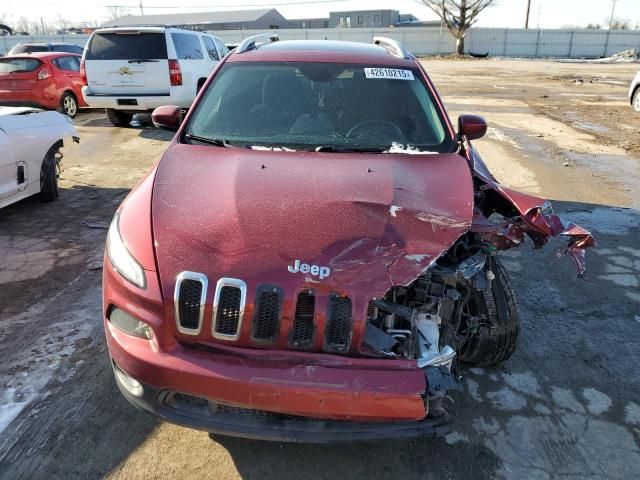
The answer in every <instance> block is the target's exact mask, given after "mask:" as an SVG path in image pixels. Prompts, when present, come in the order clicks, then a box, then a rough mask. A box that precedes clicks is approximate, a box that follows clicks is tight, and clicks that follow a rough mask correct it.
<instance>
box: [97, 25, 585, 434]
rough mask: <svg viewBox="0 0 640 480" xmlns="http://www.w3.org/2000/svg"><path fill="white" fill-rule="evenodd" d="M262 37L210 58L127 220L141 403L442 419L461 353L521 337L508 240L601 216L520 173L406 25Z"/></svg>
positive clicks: (181, 408)
mask: <svg viewBox="0 0 640 480" xmlns="http://www.w3.org/2000/svg"><path fill="white" fill-rule="evenodd" d="M276 40H277V37H274V36H257V37H252V38H249V39H247V40H245V41H244V42H242V44H241V45H240V46H239V47H238V48H237V50H236V51H235V52H234V53H233V54H231V55H229V56H228V57H227V58H226V59H225V60H224V61H223V62H221V63H220V65H219V67H218V68H217V69H216V70H215V71H214V72H213V74H212V75H211V78H210V79H209V81H208V83H207V84H206V85H205V86H204V87H203V89H202V91H201V93H200V95H199V97H198V98H197V99H196V101H195V104H194V106H193V108H192V109H191V111H190V113H189V114H188V116H187V117H186V119H185V120H184V122H182V121H181V112H180V109H179V108H178V107H160V108H159V109H156V111H155V112H154V115H153V119H154V123H156V125H158V126H160V127H163V128H167V129H173V130H177V133H176V136H175V138H174V139H173V141H172V143H171V145H170V146H169V148H168V149H167V151H166V152H165V154H164V156H163V157H162V159H161V160H160V161H159V162H158V163H157V164H156V165H155V167H154V168H153V169H152V171H151V172H150V173H149V174H148V175H147V176H146V177H145V178H144V179H143V180H142V181H141V182H140V184H139V185H138V186H137V187H136V188H135V189H134V190H133V191H132V192H131V193H130V195H129V196H128V197H127V199H126V200H125V201H124V202H123V204H122V206H121V207H120V209H119V210H118V212H117V214H116V215H115V217H114V219H113V222H112V224H111V228H110V230H109V234H108V240H107V250H106V256H105V266H104V293H103V295H104V311H103V314H104V323H105V330H106V336H107V342H108V345H109V352H110V354H111V359H112V362H113V369H114V373H115V377H116V380H117V383H118V386H119V388H120V390H121V391H122V393H123V395H124V396H125V397H126V398H127V399H128V400H129V401H130V402H131V403H132V404H134V405H136V406H138V407H140V408H142V409H145V410H148V411H150V412H153V413H156V414H157V415H159V416H161V417H163V418H164V419H166V420H168V421H171V422H175V423H179V424H183V425H188V426H191V427H195V428H200V429H204V430H207V431H209V432H216V433H221V434H227V435H238V436H245V437H253V438H265V439H274V440H275V439H277V440H290V441H308V442H322V441H336V440H343V441H344V440H354V439H376V438H382V437H385V438H389V437H412V436H422V435H430V434H434V433H439V432H444V431H446V429H447V425H448V424H449V423H450V422H451V420H452V415H451V408H450V405H449V404H448V400H447V398H448V397H447V396H446V393H447V391H448V390H449V389H451V388H454V387H455V386H456V385H457V381H456V379H457V375H458V372H459V368H458V367H459V362H460V361H461V362H467V363H470V364H475V365H490V364H494V363H496V362H500V361H502V360H505V359H507V358H508V357H509V356H510V355H511V354H512V353H513V351H514V349H515V346H516V341H517V337H518V312H517V309H516V304H515V301H514V297H513V292H512V291H511V289H510V286H509V280H508V277H507V275H506V273H505V272H504V270H503V269H502V267H501V266H500V263H499V262H498V261H497V259H496V257H495V253H496V251H497V250H501V249H506V248H510V247H513V246H516V245H518V244H520V243H521V242H522V241H523V240H524V236H525V235H527V236H528V237H530V238H531V239H532V240H533V242H534V244H535V245H536V246H542V245H543V244H544V243H546V241H547V239H548V238H549V237H551V236H557V235H565V236H567V237H568V240H569V243H568V246H567V249H566V253H568V254H569V255H570V256H571V257H572V258H573V259H574V260H575V262H576V265H577V267H578V271H579V273H582V272H583V271H584V249H585V248H586V247H588V246H590V245H592V244H594V241H593V238H592V237H591V235H590V234H589V233H588V232H586V231H585V230H583V229H581V228H580V227H578V226H575V225H569V226H567V227H565V226H564V225H563V224H562V222H561V221H560V219H559V218H558V217H557V216H556V215H554V214H553V213H552V212H551V208H550V205H549V204H548V203H547V202H546V201H544V200H542V199H539V198H535V197H532V196H529V195H526V194H522V193H518V192H515V191H513V190H510V189H508V188H506V187H503V186H501V185H500V184H499V183H498V182H497V181H496V180H495V179H494V178H493V176H492V175H491V174H490V173H489V171H488V170H487V168H486V166H485V165H484V163H483V162H482V160H481V159H480V158H479V156H478V154H477V153H476V151H475V150H474V149H473V147H472V146H471V144H470V142H469V141H470V140H472V139H474V138H478V137H480V136H482V135H483V134H484V132H485V130H486V124H485V123H484V121H483V120H482V119H481V118H479V117H475V116H462V117H461V118H460V119H459V122H458V128H457V133H456V131H455V130H454V128H453V126H452V125H451V122H450V121H449V119H448V117H447V115H446V113H445V111H444V108H443V106H442V103H441V101H440V99H439V98H438V95H437V94H436V92H435V89H434V87H433V85H432V84H431V81H430V80H429V77H428V76H427V74H426V72H425V71H424V69H423V67H422V66H421V64H420V63H419V62H418V61H417V60H416V59H415V58H414V57H413V56H412V55H411V54H410V53H408V52H407V51H406V50H405V49H404V48H403V47H402V45H400V44H399V43H397V42H395V41H393V40H389V39H384V38H376V39H374V45H366V44H359V43H347V42H329V41H295V42H277V41H276Z"/></svg>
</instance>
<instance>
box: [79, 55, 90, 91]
mask: <svg viewBox="0 0 640 480" xmlns="http://www.w3.org/2000/svg"><path fill="white" fill-rule="evenodd" d="M80 77H81V78H82V85H83V86H85V87H86V86H87V85H89V83H87V70H86V69H85V67H84V60H82V61H81V62H80Z"/></svg>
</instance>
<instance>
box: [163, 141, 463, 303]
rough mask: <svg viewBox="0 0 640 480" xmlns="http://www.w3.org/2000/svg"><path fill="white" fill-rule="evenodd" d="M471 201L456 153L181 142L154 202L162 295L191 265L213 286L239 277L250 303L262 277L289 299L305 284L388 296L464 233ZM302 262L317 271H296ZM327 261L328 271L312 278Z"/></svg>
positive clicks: (171, 155) (170, 157) (167, 162)
mask: <svg viewBox="0 0 640 480" xmlns="http://www.w3.org/2000/svg"><path fill="white" fill-rule="evenodd" d="M472 203H473V187H472V180H471V174H470V170H469V167H468V166H467V164H466V160H465V159H464V158H463V157H462V156H459V155H456V154H430V155H405V154H336V153H333V154H332V153H300V152H270V151H269V152H266V151H252V150H248V149H236V148H218V147H208V146H194V145H180V144H178V145H174V146H173V147H172V148H170V149H169V150H168V151H167V153H166V154H165V156H164V158H163V159H162V161H161V162H160V164H159V166H158V170H157V175H156V178H155V186H154V192H153V203H152V209H153V210H152V218H153V230H154V237H155V244H156V254H157V262H158V268H159V273H160V278H161V282H162V287H163V291H164V294H165V298H172V296H173V288H174V285H175V278H176V276H177V275H178V274H179V273H180V272H182V271H185V270H189V271H195V272H201V273H205V274H206V275H207V276H208V278H209V282H210V283H215V282H216V281H217V279H219V278H221V277H232V278H238V279H242V280H244V281H245V282H246V283H247V286H248V290H249V291H248V293H247V303H250V302H251V301H252V298H253V294H254V293H255V289H256V287H257V286H258V285H260V284H265V283H274V284H277V285H280V286H282V287H284V289H285V292H286V293H285V295H286V296H287V297H288V298H292V296H293V294H294V292H296V291H298V289H300V288H303V287H312V288H314V289H316V290H317V291H320V292H325V293H328V292H337V293H340V294H346V295H349V296H351V297H352V298H355V297H360V298H362V299H364V298H365V297H366V298H367V299H370V298H371V297H374V296H381V295H382V294H384V293H385V292H386V291H387V290H388V289H389V287H391V285H398V284H407V283H410V282H411V281H413V280H414V279H415V278H416V276H418V275H419V274H420V273H421V272H422V271H424V270H425V269H426V268H427V267H428V266H429V265H430V264H431V263H432V262H433V261H434V260H435V259H436V258H437V257H438V256H440V255H441V254H442V253H443V252H444V251H446V250H447V249H448V248H449V247H450V246H451V245H452V244H453V243H454V242H455V241H456V239H458V237H460V235H462V234H463V233H464V232H466V231H467V230H468V229H469V226H470V224H471V221H472V208H473V205H472ZM296 260H298V261H299V262H300V263H304V264H307V265H310V266H314V265H315V266H318V269H311V270H310V271H309V272H306V273H303V272H300V271H295V270H296V269H295V268H294V267H295V262H296ZM289 267H292V268H289ZM320 267H325V268H328V269H329V270H330V273H329V275H328V276H326V278H322V279H321V278H320V275H317V274H316V275H314V274H313V273H314V272H315V273H317V272H318V271H319V269H320ZM290 270H294V272H293V273H292V272H291V271H290ZM324 272H327V270H324Z"/></svg>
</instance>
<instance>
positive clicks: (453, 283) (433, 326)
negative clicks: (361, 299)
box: [364, 234, 517, 416]
mask: <svg viewBox="0 0 640 480" xmlns="http://www.w3.org/2000/svg"><path fill="white" fill-rule="evenodd" d="M491 253H492V249H491V248H488V247H487V245H486V244H483V243H482V242H481V241H480V240H479V239H478V237H476V236H475V235H473V234H466V235H463V236H462V237H461V238H460V239H459V240H458V242H456V244H454V245H453V246H452V247H451V249H450V250H449V251H448V252H447V253H446V254H445V255H444V256H443V257H442V258H440V259H438V262H437V263H436V264H435V265H434V266H433V267H432V268H430V269H429V270H427V271H426V272H425V273H424V274H422V275H421V276H420V277H418V278H417V279H416V280H415V281H414V282H412V283H411V284H409V285H407V286H395V287H393V288H392V289H390V290H389V291H388V292H387V294H386V295H385V296H384V298H381V299H375V300H373V301H372V302H371V303H370V305H369V310H368V315H367V325H366V330H365V338H364V347H365V352H364V353H367V354H370V355H372V356H380V357H387V358H404V359H411V360H416V362H417V365H418V367H419V368H422V369H424V371H425V375H426V377H427V384H428V390H427V392H425V401H426V402H428V404H429V412H430V415H432V416H437V415H438V414H439V413H441V412H442V408H443V407H442V401H443V400H444V398H445V395H446V392H447V390H450V389H452V388H454V387H455V386H456V385H457V381H456V377H457V371H458V363H459V361H469V362H471V363H477V364H489V363H494V362H495V361H497V360H496V359H498V358H499V359H500V360H504V359H506V358H508V357H509V356H510V355H511V353H512V352H513V350H514V348H515V341H516V339H517V329H516V330H514V329H513V328H511V326H512V325H514V324H515V322H514V321H515V319H516V316H517V309H516V307H515V302H511V301H510V299H511V293H510V292H511V290H510V287H509V283H508V277H506V274H505V273H504V271H503V270H502V268H501V267H499V264H498V263H497V261H496V260H495V258H494V257H493V256H492V255H491ZM497 297H499V298H500V300H499V301H498V302H496V300H497ZM497 303H499V304H500V305H501V306H502V308H500V309H499V308H497V307H496V304H497ZM497 326H499V327H500V328H496V327H497ZM503 337H505V338H503ZM496 346H501V348H496Z"/></svg>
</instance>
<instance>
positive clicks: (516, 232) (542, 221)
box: [467, 145, 596, 276]
mask: <svg viewBox="0 0 640 480" xmlns="http://www.w3.org/2000/svg"><path fill="white" fill-rule="evenodd" d="M467 158H468V159H469V161H470V163H471V165H472V167H473V168H474V175H475V177H476V180H477V182H478V183H479V185H478V191H479V192H480V195H481V196H484V198H483V199H482V200H484V202H483V201H482V200H481V202H480V205H478V207H479V209H480V210H482V213H481V214H480V213H479V212H477V213H478V214H477V215H475V216H474V222H473V226H472V231H474V232H478V233H481V234H482V235H484V237H485V239H489V241H490V242H491V244H492V245H494V246H495V247H496V248H498V249H505V248H511V247H513V246H516V245H519V244H520V243H521V242H522V240H523V239H524V234H526V235H527V236H528V237H529V238H531V240H532V241H533V243H534V246H535V247H536V248H541V247H542V246H544V245H545V244H546V243H547V242H548V240H549V238H550V237H557V236H564V237H568V239H569V243H568V245H567V247H566V248H565V249H564V250H562V251H561V255H569V256H570V257H571V259H572V260H573V261H574V263H575V265H576V269H577V271H578V275H579V276H581V275H583V274H584V272H585V270H586V264H585V250H586V249H587V248H589V247H594V246H596V241H595V239H594V238H593V236H592V235H591V233H589V232H588V231H587V230H585V229H584V228H582V227H580V226H578V225H575V224H573V223H572V224H569V225H565V224H564V223H563V221H562V219H561V218H560V217H559V216H558V215H556V214H554V213H553V208H552V206H551V203H550V202H549V201H547V200H544V199H542V198H539V197H535V196H533V195H529V194H526V193H522V192H518V191H516V190H513V189H511V188H508V187H505V186H503V185H501V184H500V183H499V182H498V181H497V180H496V179H495V178H494V177H493V175H491V174H490V172H489V171H488V169H487V167H486V165H485V164H484V162H483V161H482V159H481V158H480V156H479V155H478V153H477V152H476V151H475V150H474V149H472V148H471V147H470V146H469V145H467ZM488 192H494V193H495V194H497V197H496V196H493V197H490V196H489V195H488ZM491 212H498V213H500V214H502V215H503V217H504V221H503V222H498V223H494V222H491V221H489V220H488V219H486V218H485V219H483V218H481V217H482V215H483V214H484V215H485V216H488V215H491Z"/></svg>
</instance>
